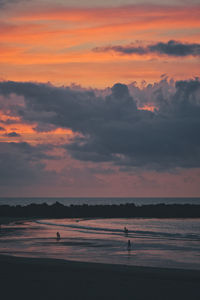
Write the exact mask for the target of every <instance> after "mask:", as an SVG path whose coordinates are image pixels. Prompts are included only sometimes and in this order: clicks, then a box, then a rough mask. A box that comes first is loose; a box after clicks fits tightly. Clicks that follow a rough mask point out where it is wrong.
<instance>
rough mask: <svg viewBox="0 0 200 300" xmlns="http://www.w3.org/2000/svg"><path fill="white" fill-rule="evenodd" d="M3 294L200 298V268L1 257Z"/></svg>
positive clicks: (19, 296) (8, 296)
mask: <svg viewBox="0 0 200 300" xmlns="http://www.w3.org/2000/svg"><path fill="white" fill-rule="evenodd" d="M0 282H1V293H0V295H1V299H4V300H7V299H136V300H137V299H138V300H142V299H153V300H156V299H159V300H160V299H162V300H164V299H166V300H168V299H176V300H177V299H181V300H183V299H199V295H200V271H193V270H178V269H161V268H148V267H133V266H123V265H109V264H97V263H85V262H84V263H83V262H73V261H65V260H56V259H38V258H37V259H35V258H19V257H11V256H4V255H1V256H0Z"/></svg>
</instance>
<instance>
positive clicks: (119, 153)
mask: <svg viewBox="0 0 200 300" xmlns="http://www.w3.org/2000/svg"><path fill="white" fill-rule="evenodd" d="M0 95H1V98H2V99H4V105H1V103H0V105H1V107H2V112H4V113H5V112H7V111H8V110H7V106H6V99H8V98H9V97H10V95H16V98H17V97H18V98H17V99H22V98H23V99H24V104H23V105H22V103H19V105H18V104H17V103H15V104H14V105H13V106H12V105H11V104H10V102H9V101H8V106H9V114H10V115H11V116H18V117H20V119H21V121H23V122H27V123H30V122H37V124H38V128H40V126H46V128H51V126H53V127H54V128H55V127H58V128H60V127H62V128H70V129H71V130H72V131H73V132H74V133H76V135H74V137H72V138H71V139H70V141H69V140H68V141H67V140H66V143H65V144H63V146H62V147H63V148H64V149H66V150H67V152H68V153H70V155H71V156H72V157H73V158H74V159H76V160H79V161H90V162H96V163H103V162H109V163H112V164H113V165H116V166H118V167H120V168H121V170H124V171H128V170H130V169H131V168H142V169H148V170H156V171H163V170H173V169H176V168H197V167H200V140H199V136H200V81H199V80H198V79H192V80H188V81H177V82H173V81H171V82H168V81H167V79H165V78H164V79H163V80H162V81H161V82H160V83H159V84H154V85H146V86H145V87H143V88H138V87H136V86H135V85H134V84H132V85H130V86H126V85H124V84H121V83H117V84H115V85H114V86H113V87H112V88H111V89H109V91H107V92H106V94H105V95H104V91H101V92H100V91H98V93H97V92H96V91H93V90H84V89H83V90H81V89H78V90H76V89H73V88H70V87H55V86H52V85H50V84H48V85H47V84H36V83H23V82H1V83H0ZM149 95H150V96H149ZM9 99H10V98H9ZM20 101H21V100H19V102H20ZM144 104H145V105H153V106H154V107H156V109H155V110H154V111H149V110H147V109H140V108H141V107H142V105H144ZM35 130H37V127H36V129H35ZM38 130H39V129H38ZM49 130H50V129H49ZM18 145H20V144H18ZM9 147H11V146H9ZM12 147H18V146H15V145H12ZM41 151H42V150H40V153H41ZM10 153H11V152H10ZM32 155H33V154H32V152H30V156H32ZM28 164H29V162H28ZM22 165H23V164H22Z"/></svg>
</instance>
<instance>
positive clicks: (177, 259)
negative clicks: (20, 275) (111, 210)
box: [0, 198, 200, 270]
mask: <svg viewBox="0 0 200 300" xmlns="http://www.w3.org/2000/svg"><path fill="white" fill-rule="evenodd" d="M56 201H58V202H60V203H63V204H65V205H70V204H123V203H135V204H136V205H142V204H156V203H166V204H169V203H170V204H171V203H182V204H185V203H195V204H200V199H199V198H195V199H194V198H173V199H172V198H73V199H72V198H9V199H5V198H4V199H3V198H2V199H0V204H8V203H9V204H12V205H18V204H21V205H27V204H30V203H44V202H46V203H48V204H52V203H55V202H56ZM124 227H126V228H127V229H128V232H125V231H124ZM57 232H59V234H60V237H61V238H60V239H57ZM128 241H130V243H131V247H130V248H128ZM0 254H7V255H12V256H21V257H38V258H56V259H64V260H73V261H84V262H97V263H108V264H121V265H135V266H147V267H161V268H178V269H196V270H200V219H199V218H196V219H188V218H187V219H157V218H117V219H103V218H101V219H100V218H93V219H92V218H86V219H82V218H77V219H67V218H66V219H33V220H18V221H13V222H11V223H9V224H2V225H1V229H0Z"/></svg>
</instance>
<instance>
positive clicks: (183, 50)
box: [93, 40, 200, 57]
mask: <svg viewBox="0 0 200 300" xmlns="http://www.w3.org/2000/svg"><path fill="white" fill-rule="evenodd" d="M93 50H94V51H95V52H107V51H114V52H118V53H121V54H130V55H131V54H138V55H145V54H151V53H156V54H158V55H168V56H176V57H178V56H180V57H184V56H189V55H191V56H200V44H197V43H193V44H189V43H182V42H178V41H174V40H170V41H168V42H167V43H163V42H159V43H156V44H152V45H148V46H135V45H134V44H130V45H126V46H120V45H117V46H107V47H97V48H94V49H93Z"/></svg>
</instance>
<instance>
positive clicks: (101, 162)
mask: <svg viewBox="0 0 200 300" xmlns="http://www.w3.org/2000/svg"><path fill="white" fill-rule="evenodd" d="M0 23H1V24H0V25H1V26H0V33H1V42H0V144H1V147H0V168H1V170H2V171H1V172H0V181H1V182H0V192H1V195H2V196H66V197H67V196H101V197H102V196H144V197H148V196H158V197H159V196H200V188H199V186H200V185H199V179H200V144H199V142H197V140H198V138H199V137H198V134H199V133H200V123H199V119H200V118H199V117H200V113H199V114H198V112H199V111H200V82H199V80H198V77H199V65H200V64H199V62H200V3H199V1H195V0H194V1H179V0H175V1H158V0H149V1H147V0H146V1H145V0H144V1H137V0H136V1H130V0H122V1H114V0H109V1H98V0H97V1H90V0H82V1H70V0H69V1H62V0H59V1H52V0H43V1H37V0H36V1H34V0H30V1H25V0H17V1H11V0H10V1H9V0H8V1H0ZM119 83H120V84H119ZM116 84H118V85H116ZM144 149H145V150H144Z"/></svg>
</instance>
